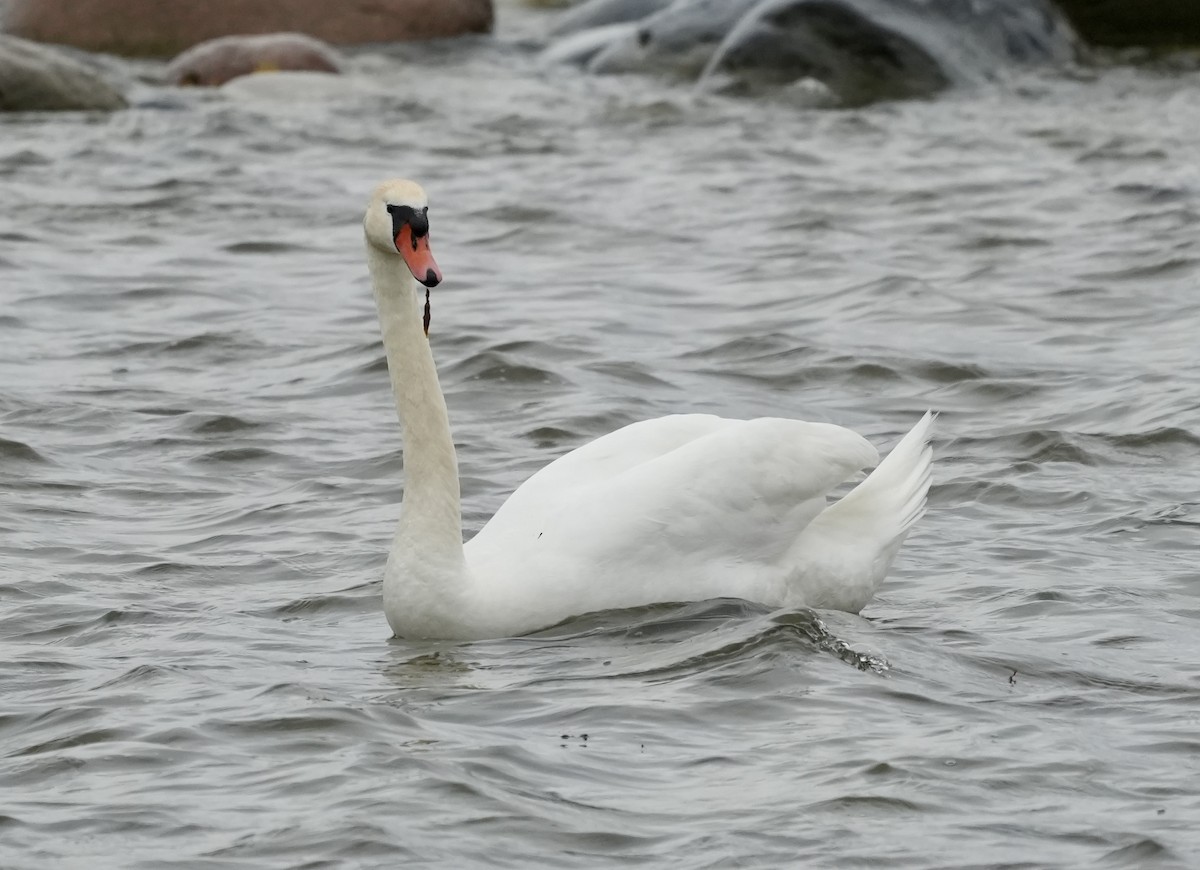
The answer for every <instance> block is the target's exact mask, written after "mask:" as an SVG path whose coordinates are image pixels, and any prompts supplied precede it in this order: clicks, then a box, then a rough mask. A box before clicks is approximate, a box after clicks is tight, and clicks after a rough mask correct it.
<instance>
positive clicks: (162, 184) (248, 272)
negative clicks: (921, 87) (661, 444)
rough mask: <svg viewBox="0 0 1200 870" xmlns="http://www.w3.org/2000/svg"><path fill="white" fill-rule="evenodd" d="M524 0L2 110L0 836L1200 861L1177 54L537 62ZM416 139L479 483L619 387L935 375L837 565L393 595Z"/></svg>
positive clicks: (55, 855) (719, 387)
mask: <svg viewBox="0 0 1200 870" xmlns="http://www.w3.org/2000/svg"><path fill="white" fill-rule="evenodd" d="M502 14H503V15H504V16H506V17H505V23H504V25H503V27H502V29H501V32H500V34H499V36H498V37H497V38H496V39H495V40H480V41H467V42H463V43H455V44H451V45H443V46H427V47H419V46H418V47H402V48H395V49H388V50H386V51H365V52H363V53H361V54H360V55H358V56H357V57H356V58H355V60H354V61H353V62H352V70H353V73H352V75H350V76H348V77H346V78H344V79H341V80H338V79H332V78H331V79H326V80H321V81H319V82H311V83H305V84H303V85H302V86H298V87H295V88H288V87H287V86H286V84H285V81H286V80H285V79H283V78H274V79H272V78H271V77H258V78H257V79H255V80H251V81H250V82H248V83H242V84H240V85H237V86H233V87H230V88H229V89H227V90H226V91H225V92H216V93H201V92H196V91H191V92H183V93H179V92H172V91H168V90H163V89H159V88H156V87H154V86H152V85H149V84H138V85H136V86H135V90H134V99H135V103H136V106H135V107H134V108H132V109H131V110H129V111H126V112H122V113H118V114H116V115H113V116H111V117H82V116H75V115H53V116H25V117H21V116H12V117H8V118H5V119H4V120H2V121H0V194H2V196H3V208H2V209H0V299H2V300H3V308H2V309H0V338H2V342H0V487H2V488H0V602H2V603H3V607H2V609H0V698H2V699H3V702H2V704H0V758H2V761H0V865H2V866H4V867H6V868H18V870H25V868H46V867H56V868H73V867H88V868H92V867H118V866H119V867H126V868H161V867H203V868H261V867H383V866H390V867H418V866H420V867H445V868H493V867H511V868H527V867H555V868H594V867H602V866H646V867H663V868H668V867H669V868H707V867H712V868H725V867H755V868H778V867H856V868H857V867H879V866H890V867H942V868H962V867H1039V868H1041V867H1054V868H1059V867H1061V868H1074V867H1139V868H1140V867H1194V866H1198V864H1200V833H1197V831H1198V829H1200V824H1198V822H1200V786H1198V784H1197V783H1198V782H1200V598H1198V595H1200V559H1198V553H1200V472H1198V471H1197V467H1198V459H1200V369H1198V366H1197V357H1198V354H1200V338H1198V337H1197V336H1200V293H1198V292H1197V291H1198V283H1200V244H1198V242H1197V233H1198V232H1200V170H1198V168H1197V165H1198V164H1197V158H1196V142H1197V141H1200V76H1197V75H1196V74H1194V73H1187V72H1183V73H1181V72H1177V71H1175V72H1166V71H1156V70H1150V69H1144V70H1131V69H1123V68H1112V69H1103V70H1090V71H1081V72H1078V73H1075V74H1072V75H1061V74H1042V75H1039V76H1036V77H1032V78H1026V79H1021V80H1016V81H1005V82H1000V83H997V84H996V85H995V86H993V87H989V88H987V89H984V90H977V91H974V92H966V93H951V94H949V95H947V96H945V97H943V98H940V99H938V100H936V101H932V102H913V103H902V104H888V105H880V106H875V107H869V108H865V109H860V110H854V111H812V110H806V109H803V108H801V107H798V106H796V105H794V104H793V103H792V102H790V101H789V98H788V97H787V95H786V94H782V95H779V96H778V97H776V98H763V99H757V100H742V101H739V100H735V99H728V98H721V97H711V96H696V95H694V94H693V93H691V92H690V91H689V90H687V89H686V88H684V87H682V86H679V85H674V84H670V83H664V82H656V81H653V80H648V79H642V78H632V77H627V78H609V79H596V78H584V77H581V76H578V75H577V74H575V73H573V72H569V71H562V70H553V71H546V70H544V69H542V68H540V67H539V65H538V63H537V61H536V57H535V56H534V54H533V53H532V52H531V51H529V50H528V49H527V48H526V46H525V41H524V40H525V38H526V35H527V34H528V33H533V32H536V30H537V28H539V27H540V26H541V25H542V21H541V19H539V18H538V17H537V16H538V14H539V13H535V12H529V11H525V12H522V11H520V10H518V9H515V8H513V7H510V6H504V7H503V9H502ZM150 72H153V70H152V69H150V68H129V69H127V70H126V74H128V75H130V76H143V75H145V74H148V73H150ZM397 174H403V175H408V176H412V177H415V178H418V179H420V180H421V181H422V182H423V183H424V184H425V186H426V188H427V189H428V190H429V191H430V195H431V198H432V201H433V206H432V209H431V214H432V217H433V226H434V230H433V234H434V240H435V244H436V251H437V254H438V258H439V261H440V263H441V266H442V268H443V270H444V272H445V274H446V277H447V280H446V283H445V284H444V285H443V286H442V287H439V288H438V289H437V291H435V295H434V300H433V301H434V306H433V333H432V335H433V342H434V350H435V354H436V355H437V357H438V360H439V364H440V366H441V372H442V378H443V384H444V387H445V389H446V392H447V395H448V401H449V405H450V410H451V415H452V418H453V421H454V425H455V432H456V437H457V438H458V443H459V458H460V463H461V465H462V469H463V487H464V505H465V510H466V514H467V515H466V518H465V521H466V525H467V533H468V534H472V533H473V532H474V531H475V530H477V529H478V528H479V527H480V526H481V525H482V523H483V522H484V521H485V520H486V518H487V517H488V516H489V515H490V514H491V513H492V511H494V510H495V508H496V506H497V505H498V504H499V503H500V502H501V501H502V499H503V498H504V497H505V495H506V494H507V493H508V492H509V491H511V489H512V488H513V487H514V486H516V485H517V484H518V483H519V482H520V481H521V480H522V479H524V478H525V477H526V476H527V475H528V474H529V473H530V472H531V471H533V470H534V469H536V468H538V467H539V466H541V465H542V464H544V463H546V462H547V461H549V460H550V459H552V458H554V457H555V456H557V455H559V454H560V453H562V452H564V451H566V450H568V449H570V448H572V447H574V446H576V445H578V444H581V443H583V442H584V441H586V440H588V439H590V438H593V437H595V436H597V435H599V434H602V433H603V432H606V431H608V430H610V429H612V428H614V427H616V426H619V425H621V424H624V423H627V422H630V421H633V420H636V419H639V418H643V417H647V416H655V415H659V414H664V413H670V412H672V411H677V410H702V411H709V412H716V413H720V414H725V415H729V416H750V415H758V414H767V413H769V414H777V415H793V416H802V417H806V418H808V419H814V420H828V421H833V422H838V423H842V424H845V425H848V426H851V427H854V428H856V429H858V430H859V431H861V432H863V433H864V434H866V435H868V436H869V437H870V438H872V439H873V440H874V441H876V442H877V443H878V444H880V446H883V447H886V446H887V445H889V444H890V443H892V442H893V441H894V439H896V438H897V437H898V436H899V435H900V434H901V433H902V432H903V431H904V430H906V429H907V428H908V427H909V426H911V425H912V423H913V422H914V421H915V420H916V418H917V417H918V415H919V414H920V413H921V412H922V411H924V409H926V408H929V407H932V408H934V409H937V410H938V411H940V413H941V416H940V418H939V422H938V435H937V440H936V444H935V450H936V456H937V464H936V469H935V486H934V489H933V493H932V497H931V509H930V511H929V514H928V515H927V516H926V517H925V519H924V520H922V522H921V524H920V525H919V527H918V529H917V531H916V532H915V533H914V534H913V535H912V536H911V537H910V538H909V541H908V543H907V545H906V546H905V549H904V550H903V551H902V553H901V556H900V558H899V560H898V561H897V564H896V566H895V568H894V569H893V571H892V574H891V575H890V577H889V579H888V580H887V582H886V583H885V585H884V587H883V589H882V590H881V592H880V594H879V595H878V596H877V598H876V600H875V601H874V602H872V603H871V604H870V605H869V606H868V607H867V609H866V610H865V611H864V612H863V614H862V616H861V617H860V616H850V615H846V614H839V613H827V612H820V613H809V612H797V613H791V612H775V613H772V612H767V611H765V610H763V609H762V608H759V607H756V606H755V605H752V604H748V603H744V602H739V601H717V602H707V603H700V604H691V605H685V606H663V607H658V608H652V609H647V610H638V611H628V612H618V613H602V614H594V615H588V616H584V617H581V618H579V619H577V620H574V621H571V622H569V623H567V624H565V625H562V626H559V627H557V628H555V629H552V630H549V631H545V632H542V633H539V634H536V635H533V636H530V637H525V638H518V639H514V640H496V641H487V642H481V643H424V642H422V643H413V642H407V641H403V640H396V639H389V636H388V634H389V633H388V631H387V628H386V625H385V623H384V620H383V617H382V615H381V610H380V601H379V597H380V596H379V592H380V587H379V579H380V576H381V571H382V566H383V561H384V557H385V553H386V549H387V546H388V544H389V540H390V535H391V531H392V527H393V524H394V522H395V519H396V516H397V502H398V499H399V496H400V493H401V486H402V457H401V451H400V441H399V433H398V430H397V425H396V422H395V418H394V412H393V410H392V408H391V405H390V401H391V399H390V394H389V391H388V388H387V381H386V378H387V375H386V367H385V364H384V360H383V355H382V350H381V348H380V345H379V340H378V328H377V324H376V320H375V311H374V308H373V302H372V299H371V295H370V292H369V288H368V285H367V278H366V270H365V266H364V263H363V256H362V249H361V248H362V244H361V228H360V217H361V211H362V208H363V206H364V204H365V202H366V198H367V195H368V193H369V191H370V189H371V187H372V186H373V185H374V184H375V182H377V181H378V180H380V179H382V178H384V177H387V176H390V175H397Z"/></svg>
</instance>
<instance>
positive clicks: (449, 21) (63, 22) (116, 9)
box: [4, 0, 493, 57]
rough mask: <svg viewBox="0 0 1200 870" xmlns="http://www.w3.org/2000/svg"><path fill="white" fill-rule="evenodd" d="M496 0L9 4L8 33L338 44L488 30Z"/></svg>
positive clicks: (127, 44) (145, 48)
mask: <svg viewBox="0 0 1200 870" xmlns="http://www.w3.org/2000/svg"><path fill="white" fill-rule="evenodd" d="M492 18H493V14H492V0H371V2H369V3H366V2H364V3H332V2H329V0H170V2H167V0H8V8H7V14H6V15H5V18H4V23H5V30H6V31H7V32H9V33H11V34H13V35H15V36H21V37H24V38H26V39H35V40H38V41H39V42H57V43H62V44H65V45H73V46H76V47H77V48H84V49H88V50H89V51H103V52H109V53H112V54H122V55H140V56H158V57H169V56H171V55H175V54H178V53H179V52H181V51H183V50H185V49H187V48H190V47H191V46H193V45H196V44H197V43H200V42H204V41H206V40H210V39H216V38H218V37H221V36H231V35H235V34H253V35H256V34H265V33H281V32H290V31H298V32H301V33H306V34H308V35H310V36H314V37H316V38H318V39H323V40H325V41H326V42H332V43H335V44H342V45H346V44H356V43H367V42H395V41H401V40H412V39H435V38H439V37H446V36H459V35H461V34H464V33H486V32H488V31H490V30H491V27H492Z"/></svg>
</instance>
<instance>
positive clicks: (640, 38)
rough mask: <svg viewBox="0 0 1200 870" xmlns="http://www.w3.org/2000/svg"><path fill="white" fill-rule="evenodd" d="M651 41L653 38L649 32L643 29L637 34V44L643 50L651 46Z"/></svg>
mask: <svg viewBox="0 0 1200 870" xmlns="http://www.w3.org/2000/svg"><path fill="white" fill-rule="evenodd" d="M651 39H652V37H651V35H650V31H649V30H644V29H643V30H639V31H638V32H637V44H638V45H640V46H641V47H642V48H645V47H646V46H647V45H649V44H650V40H651Z"/></svg>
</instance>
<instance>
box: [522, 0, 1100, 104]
mask: <svg viewBox="0 0 1200 870" xmlns="http://www.w3.org/2000/svg"><path fill="white" fill-rule="evenodd" d="M599 2H600V0H593V2H592V3H590V4H587V5H585V6H582V7H579V8H578V9H577V10H575V11H576V12H583V11H585V10H587V9H589V8H592V7H593V5H594V6H595V7H596V8H601V7H600V5H599ZM605 8H607V7H605ZM590 37H594V38H590ZM1077 49H1078V42H1077V39H1076V37H1075V34H1074V31H1073V30H1072V28H1071V27H1070V25H1069V24H1068V23H1067V21H1066V19H1065V18H1064V17H1063V16H1062V15H1061V14H1060V13H1059V12H1058V11H1057V10H1056V9H1055V8H1054V7H1053V6H1051V5H1050V2H1049V0H675V2H673V3H672V4H671V5H670V6H668V7H667V8H665V9H663V10H661V11H659V12H657V13H655V14H652V15H649V16H647V17H645V18H642V19H640V20H638V21H636V22H633V23H631V24H625V25H612V26H610V27H608V28H600V27H596V28H591V29H590V30H584V31H581V32H578V33H574V34H571V35H570V36H567V37H564V38H563V39H562V40H560V41H559V43H557V44H552V45H551V46H550V47H549V48H548V49H547V50H546V51H545V52H544V53H543V57H544V58H545V59H547V60H560V61H566V62H575V63H578V64H581V65H584V66H585V67H586V68H587V69H588V71H590V72H595V73H614V72H619V73H625V72H642V73H647V72H648V73H666V74H670V75H675V76H679V77H683V78H686V79H689V80H696V79H697V78H699V79H700V81H701V82H702V83H703V84H704V86H705V87H716V88H721V89H724V90H727V91H733V92H739V93H752V92H755V91H758V90H761V89H763V88H780V87H782V88H791V89H792V90H793V91H794V94H795V95H796V96H797V98H799V99H801V100H802V101H808V100H809V97H810V92H811V93H816V94H820V95H821V97H820V100H819V101H818V102H824V101H825V100H826V99H828V98H829V97H830V96H832V98H834V99H835V100H836V101H838V102H840V103H841V104H843V105H846V104H862V103H867V102H872V101H874V100H880V99H897V98H905V97H923V96H928V95H930V94H933V93H936V92H937V91H939V90H941V89H942V88H944V87H947V86H949V85H954V84H970V83H978V82H983V81H987V80H989V79H992V78H994V77H995V76H996V75H997V73H998V72H999V71H1000V70H1001V69H1002V68H1004V67H1006V66H1013V65H1021V64H1063V63H1067V62H1069V61H1070V60H1071V59H1073V58H1074V56H1075V54H1076V51H1077ZM795 85H799V88H798V89H796V88H793V86H795Z"/></svg>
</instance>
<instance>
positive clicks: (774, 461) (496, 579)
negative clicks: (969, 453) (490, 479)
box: [364, 180, 933, 639]
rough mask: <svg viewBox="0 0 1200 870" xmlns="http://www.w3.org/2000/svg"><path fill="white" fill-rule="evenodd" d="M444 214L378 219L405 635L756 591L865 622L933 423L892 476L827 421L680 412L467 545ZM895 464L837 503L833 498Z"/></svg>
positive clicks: (531, 487)
mask: <svg viewBox="0 0 1200 870" xmlns="http://www.w3.org/2000/svg"><path fill="white" fill-rule="evenodd" d="M427 210H428V202H427V200H426V197H425V193H424V191H422V190H421V188H420V187H418V186H417V185H415V184H413V183H412V182H409V181H402V180H396V181H391V182H386V183H384V184H383V185H381V186H380V187H379V188H378V189H377V190H376V191H375V194H374V196H373V197H372V200H371V203H370V205H369V207H368V209H367V214H366V217H365V219H364V229H365V234H366V240H367V256H368V264H369V266H370V270H371V276H372V284H373V287H374V291H375V298H376V302H377V304H378V307H379V316H380V324H381V328H382V332H383V341H384V347H385V350H386V353H387V359H388V369H389V372H390V375H391V382H392V390H393V394H394V396H395V399H396V406H397V411H398V413H399V416H400V420H401V425H402V427H403V433H404V450H405V472H406V488H405V494H404V504H403V509H402V512H401V517H400V522H399V525H398V527H397V531H396V536H395V540H394V542H393V545H392V549H391V552H390V554H389V557H388V563H387V569H386V572H385V575H384V582H383V603H384V612H385V615H386V616H387V620H388V623H389V625H390V626H391V628H392V630H393V631H394V632H395V633H396V634H398V635H401V636H403V637H410V638H456V639H473V638H485V637H503V636H511V635H517V634H523V633H526V632H529V631H533V630H535V629H538V628H543V627H546V626H549V625H553V624H555V623H557V622H561V621H562V620H564V619H567V618H568V617H571V616H575V615H579V614H582V613H588V612H593V611H598V610H607V609H614V608H624V607H636V606H641V605H646V604H654V603H661V602H672V601H695V600H701V599H706V598H717V597H736V598H745V599H748V600H753V601H757V602H760V603H763V604H767V605H769V606H775V607H822V608H830V609H836V610H845V611H850V612H858V611H859V610H860V609H861V608H862V607H863V606H864V605H865V604H866V603H867V602H868V601H869V600H870V598H871V597H872V595H873V594H874V592H875V590H876V588H877V587H878V586H879V584H880V582H881V581H882V580H883V577H884V575H885V574H886V572H887V570H888V567H889V566H890V565H891V562H892V559H893V558H894V556H895V554H896V552H897V550H898V549H899V547H900V544H901V543H902V542H903V540H904V537H905V535H906V534H907V533H908V531H909V529H910V528H911V527H912V525H913V523H915V522H916V521H917V519H919V518H920V517H921V515H922V514H923V513H924V511H925V501H926V494H927V492H928V489H929V483H930V465H931V462H932V454H931V450H930V447H929V434H930V429H931V427H932V422H933V421H932V416H931V415H930V414H926V415H925V416H924V417H923V418H922V419H921V420H920V421H919V422H918V423H917V424H916V426H914V427H913V429H912V430H911V431H910V432H909V433H908V434H907V435H906V436H905V437H904V438H903V439H901V441H900V442H899V444H897V446H896V447H895V448H894V449H893V450H892V452H891V453H890V454H889V455H888V457H887V458H886V459H885V460H884V461H883V462H882V463H880V462H879V456H878V453H877V452H876V450H875V448H874V447H872V446H871V444H870V443H869V442H868V441H867V440H866V439H864V438H862V437H861V436H860V435H857V434H856V433H854V432H852V431H850V430H848V429H844V428H842V427H840V426H834V425H830V424H826V423H805V422H801V421H799V420H790V419H781V418H759V419H754V420H730V419H724V418H721V417H715V416H712V415H707V414H680V415H674V416H668V417H661V418H658V419H654V420H645V421H642V422H639V423H633V424H631V425H629V426H625V427H624V428H621V429H618V430H617V431H615V432H611V433H609V434H607V435H604V436H602V437H601V438H598V439H596V440H595V441H592V442H591V443H589V444H586V445H584V446H582V447H580V448H578V449H576V450H574V451H572V452H570V453H568V454H566V455H565V456H562V457H560V458H559V459H557V460H555V461H554V462H551V463H550V464H549V465H547V466H546V467H544V468H542V469H541V470H540V471H538V472H537V473H535V474H534V475H533V476H532V477H531V478H529V480H527V481H526V482H525V483H524V484H522V485H521V486H520V487H519V488H518V489H517V490H516V492H514V493H513V494H512V495H511V496H510V497H509V499H508V500H507V501H506V502H505V503H504V504H503V505H502V506H501V507H500V509H499V510H498V511H497V512H496V514H495V516H494V517H492V519H491V520H490V521H489V522H488V523H487V525H485V526H484V528H483V529H482V530H481V531H480V532H479V533H478V534H477V535H476V536H475V537H474V538H473V539H472V540H471V541H469V542H468V543H466V544H465V545H464V544H463V542H462V530H461V521H462V520H461V508H460V502H459V483H458V468H457V460H456V457H455V453H454V443H453V440H452V438H451V434H450V426H449V418H448V415H447V412H446V404H445V400H444V398H443V396H442V392H441V388H440V387H439V385H438V379H437V370H436V368H435V366H434V362H433V356H432V353H431V352H430V348H429V342H428V338H427V337H426V335H425V332H424V329H423V328H422V315H421V312H420V300H419V297H418V292H419V286H420V284H424V285H425V286H426V287H431V286H434V285H436V284H437V283H438V282H439V281H440V280H441V273H440V271H438V269H437V265H436V263H434V261H433V258H432V255H431V254H430V252H429V246H428V218H427ZM873 465H877V467H876V468H875V470H874V471H873V472H872V473H871V474H870V475H869V476H868V477H867V478H866V479H865V480H863V481H862V482H861V483H859V484H858V486H856V487H855V488H854V489H852V490H851V491H850V492H849V493H847V494H846V495H845V496H843V497H842V498H841V499H839V500H838V501H836V502H834V503H833V504H830V503H829V502H828V494H829V492H830V491H831V490H832V489H834V488H835V487H837V486H839V485H841V484H843V483H845V482H847V481H848V480H850V479H851V478H852V477H853V476H854V475H856V474H857V473H858V472H859V471H860V470H862V469H864V468H867V467H870V466H873Z"/></svg>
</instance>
